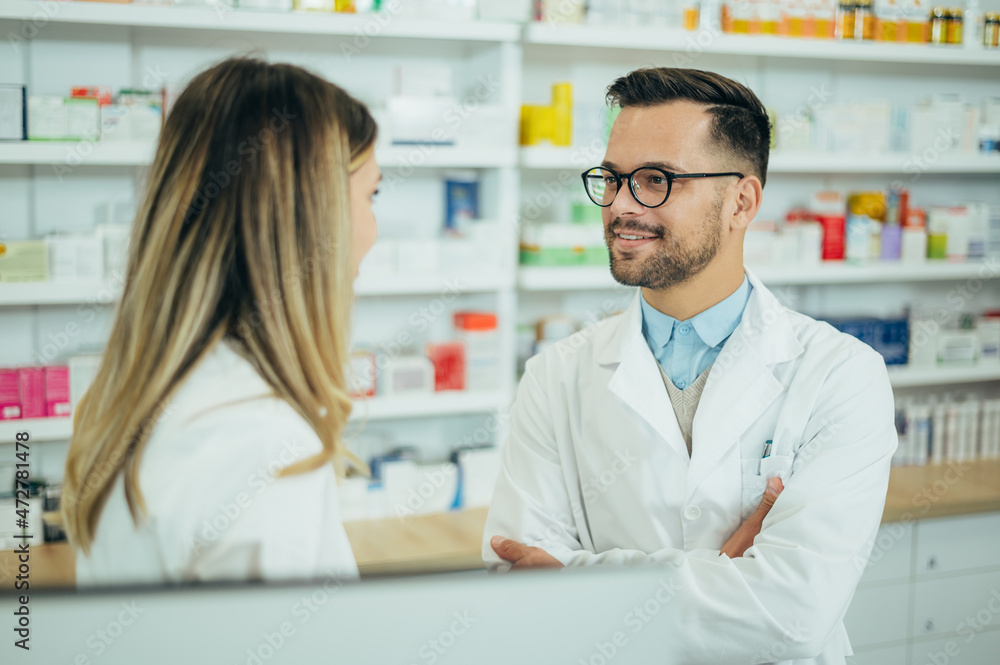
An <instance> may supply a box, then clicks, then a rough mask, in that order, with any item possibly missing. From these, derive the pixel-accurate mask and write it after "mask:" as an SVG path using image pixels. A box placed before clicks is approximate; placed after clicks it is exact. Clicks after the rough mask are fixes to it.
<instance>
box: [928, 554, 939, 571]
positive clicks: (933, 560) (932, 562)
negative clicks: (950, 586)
mask: <svg viewBox="0 0 1000 665" xmlns="http://www.w3.org/2000/svg"><path fill="white" fill-rule="evenodd" d="M935 568H937V557H936V556H932V557H928V559H927V570H934V569H935Z"/></svg>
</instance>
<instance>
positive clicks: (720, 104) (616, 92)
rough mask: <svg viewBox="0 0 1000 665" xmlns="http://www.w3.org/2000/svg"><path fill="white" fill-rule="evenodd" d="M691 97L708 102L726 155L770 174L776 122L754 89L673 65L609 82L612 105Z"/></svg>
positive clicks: (714, 135) (714, 133) (713, 135)
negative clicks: (768, 116) (773, 124)
mask: <svg viewBox="0 0 1000 665" xmlns="http://www.w3.org/2000/svg"><path fill="white" fill-rule="evenodd" d="M679 100H689V101H692V102H696V103H699V104H705V105H706V107H707V108H706V109H705V110H706V112H707V113H708V114H709V115H710V116H711V117H712V123H711V129H710V140H711V141H713V142H714V143H715V146H716V147H717V148H718V150H719V153H720V154H721V155H723V156H730V157H732V158H735V159H736V160H737V161H738V162H740V164H739V165H738V166H737V165H734V166H733V167H729V166H727V167H725V168H724V170H731V169H732V168H738V169H739V170H741V171H743V172H744V173H746V174H747V175H751V174H752V175H755V176H757V177H758V178H760V183H761V186H763V185H764V180H765V179H766V178H767V158H768V153H769V152H770V143H771V124H770V122H769V121H768V118H767V111H766V110H765V109H764V105H763V104H761V102H760V100H759V99H758V98H757V95H755V94H753V91H752V90H750V88H748V87H746V86H745V85H742V84H740V83H737V82H736V81H733V80H732V79H728V78H726V77H725V76H721V75H719V74H716V73H714V72H705V71H701V70H700V69H680V68H674V67H646V68H643V69H637V70H635V71H634V72H630V73H629V74H626V75H625V76H622V77H621V78H619V79H618V80H616V81H615V82H614V83H612V84H611V85H610V86H608V94H607V101H608V104H610V105H612V106H620V107H622V108H627V107H629V106H638V107H646V106H657V105H659V104H666V103H668V102H673V101H679Z"/></svg>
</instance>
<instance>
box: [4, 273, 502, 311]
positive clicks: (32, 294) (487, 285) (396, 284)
mask: <svg viewBox="0 0 1000 665" xmlns="http://www.w3.org/2000/svg"><path fill="white" fill-rule="evenodd" d="M511 287H512V279H511V278H510V277H509V276H507V275H503V274H482V275H416V276H406V275H395V276H392V277H388V278H386V277H359V278H358V281H357V282H356V283H355V285H354V293H355V294H356V295H358V296H364V297H371V296H406V295H420V294H428V295H434V294H440V293H445V292H447V293H457V294H462V293H488V292H490V291H499V290H502V289H506V288H511ZM121 293H122V289H121V285H120V284H116V283H115V282H19V283H0V307H4V306H7V307H17V306H21V307H30V306H45V305H78V304H99V305H109V304H113V303H116V302H118V299H119V298H120V297H121Z"/></svg>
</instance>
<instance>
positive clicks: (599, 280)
mask: <svg viewBox="0 0 1000 665" xmlns="http://www.w3.org/2000/svg"><path fill="white" fill-rule="evenodd" d="M517 283H518V286H520V287H521V289H523V290H525V291H587V290H594V289H613V288H623V289H624V288H628V287H624V286H622V285H621V284H619V283H618V282H616V281H615V280H614V279H612V277H611V269H610V268H609V267H608V266H580V267H564V268H550V267H547V266H545V267H542V266H522V267H521V268H520V269H519V270H518V272H517Z"/></svg>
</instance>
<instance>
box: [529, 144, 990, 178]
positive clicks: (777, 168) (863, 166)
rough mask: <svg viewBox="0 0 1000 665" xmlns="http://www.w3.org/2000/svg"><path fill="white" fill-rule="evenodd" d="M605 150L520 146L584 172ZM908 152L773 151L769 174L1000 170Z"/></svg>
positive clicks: (982, 161)
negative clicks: (931, 158) (927, 157)
mask: <svg viewBox="0 0 1000 665" xmlns="http://www.w3.org/2000/svg"><path fill="white" fill-rule="evenodd" d="M602 158H603V154H600V155H594V154H588V153H587V152H586V151H585V150H584V149H582V148H578V147H569V148H556V147H548V146H538V147H528V148H521V160H520V163H521V166H522V167H523V168H529V169H552V170H572V171H574V172H581V173H582V172H583V170H584V169H586V168H587V167H588V166H596V165H598V164H599V163H600V162H601V159H602ZM925 161H926V160H924V159H923V158H921V157H918V156H913V155H909V154H897V153H880V154H871V155H864V154H837V153H823V152H781V151H777V150H776V151H774V152H773V153H771V157H770V160H769V161H768V166H767V172H768V174H775V173H891V174H896V173H909V172H910V171H912V170H914V169H916V168H917V166H918V165H919V167H920V171H921V173H928V174H935V173H986V174H995V173H1000V155H979V154H968V155H966V154H954V155H950V154H943V155H940V156H938V158H937V159H935V160H934V161H933V162H932V163H930V164H926V165H924V164H925Z"/></svg>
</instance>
